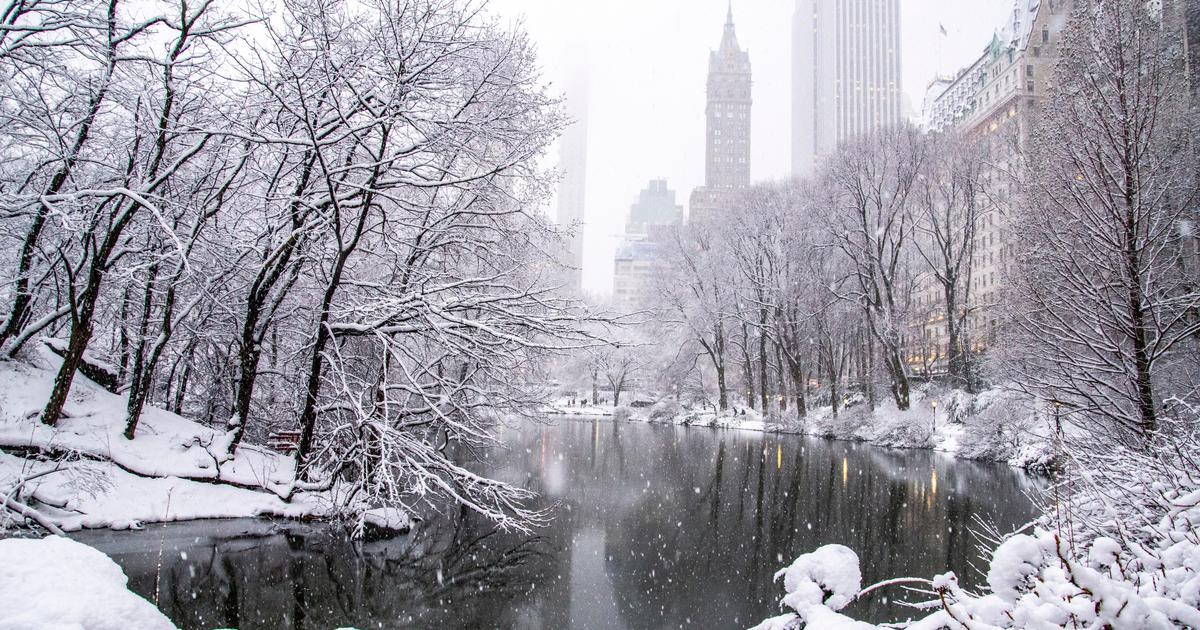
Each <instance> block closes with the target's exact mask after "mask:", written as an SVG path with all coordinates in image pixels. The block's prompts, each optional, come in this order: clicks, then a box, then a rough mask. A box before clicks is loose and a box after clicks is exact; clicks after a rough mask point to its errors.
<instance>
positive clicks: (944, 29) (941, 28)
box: [938, 24, 949, 37]
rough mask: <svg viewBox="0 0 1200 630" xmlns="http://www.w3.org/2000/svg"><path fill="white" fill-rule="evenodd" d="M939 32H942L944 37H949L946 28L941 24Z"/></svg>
mask: <svg viewBox="0 0 1200 630" xmlns="http://www.w3.org/2000/svg"><path fill="white" fill-rule="evenodd" d="M938 30H939V31H941V32H942V36H943V37H945V36H947V35H949V33H947V32H946V27H945V26H942V25H941V24H938Z"/></svg>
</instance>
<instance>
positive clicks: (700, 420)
mask: <svg viewBox="0 0 1200 630" xmlns="http://www.w3.org/2000/svg"><path fill="white" fill-rule="evenodd" d="M935 400H936V401H938V403H939V409H938V412H937V414H936V416H937V417H936V419H935V417H934V415H935V414H934V412H933V406H932V402H933V401H935ZM850 402H851V405H850V406H849V407H846V408H843V409H841V410H840V413H839V414H838V417H837V418H834V417H833V413H832V411H833V410H832V408H831V407H829V406H825V407H817V408H810V409H809V413H808V415H807V416H806V417H805V418H803V419H802V420H798V419H796V418H795V416H794V414H791V415H786V416H785V417H783V418H779V417H776V416H771V417H763V416H762V415H761V414H759V413H758V412H756V411H755V410H753V409H747V410H738V411H737V412H735V411H733V410H729V411H725V412H722V413H719V414H718V413H715V412H713V411H712V410H710V409H705V410H698V409H688V408H684V407H680V406H679V405H678V404H675V403H670V404H664V403H659V404H657V405H655V406H654V407H651V408H650V409H649V411H644V410H632V413H631V415H630V417H629V418H628V419H629V420H632V421H635V422H651V423H663V424H677V425H686V426H696V427H714V428H723V429H743V430H747V431H762V432H767V433H785V434H802V435H811V436H815V437H824V438H834V439H839V440H852V441H857V442H867V443H870V444H874V445H876V446H883V447H889V448H927V449H932V450H936V451H940V452H944V453H949V454H951V455H954V456H956V457H960V458H963V459H978V460H986V461H998V462H1005V463H1008V464H1010V465H1012V466H1015V467H1018V468H1026V469H1045V468H1047V467H1050V466H1052V465H1053V463H1054V459H1055V457H1056V453H1055V451H1054V446H1053V444H1054V441H1053V439H1052V436H1051V431H1050V422H1049V419H1048V418H1045V417H1040V416H1039V415H1038V413H1037V410H1036V409H1035V408H1034V405H1033V403H1032V402H1031V401H1029V400H1028V399H1027V398H1025V397H1024V396H1022V395H1020V394H1018V393H1015V392H1012V391H1009V390H1006V389H1003V388H993V389H989V390H986V391H984V392H981V393H978V394H968V393H965V392H962V391H958V390H943V389H940V388H936V387H932V386H923V387H921V388H918V389H914V390H913V392H912V406H911V407H910V408H909V409H908V410H905V411H899V410H898V409H897V408H896V405H895V404H894V403H893V402H891V401H890V400H881V401H880V402H879V405H878V406H877V407H876V408H875V410H874V411H867V410H866V408H865V406H864V404H863V401H862V400H861V397H858V396H856V397H854V398H852V399H851V400H850ZM609 415H611V412H610V413H609Z"/></svg>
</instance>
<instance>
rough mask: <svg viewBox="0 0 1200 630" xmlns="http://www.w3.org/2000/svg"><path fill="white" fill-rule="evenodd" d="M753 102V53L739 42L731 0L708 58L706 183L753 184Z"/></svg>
mask: <svg viewBox="0 0 1200 630" xmlns="http://www.w3.org/2000/svg"><path fill="white" fill-rule="evenodd" d="M751 103H752V100H751V97H750V54H749V53H748V52H746V51H743V50H742V49H741V47H739V46H738V40H737V32H736V31H735V29H734V26H733V5H732V4H730V6H729V13H728V16H727V17H726V19H725V34H724V36H722V37H721V48H720V49H718V50H716V51H714V52H712V53H711V54H710V55H709V59H708V109H707V114H708V136H707V145H708V149H707V152H706V159H707V162H706V164H707V168H706V169H705V172H704V185H705V186H707V187H709V188H717V189H737V188H746V187H747V186H749V185H750V105H751Z"/></svg>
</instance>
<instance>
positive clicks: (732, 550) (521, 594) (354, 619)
mask: <svg viewBox="0 0 1200 630" xmlns="http://www.w3.org/2000/svg"><path fill="white" fill-rule="evenodd" d="M504 437H505V441H506V443H507V444H508V445H509V446H510V448H509V449H508V450H505V451H497V452H493V453H489V454H488V455H487V459H485V460H484V461H481V462H478V464H477V466H476V467H477V469H479V470H480V471H483V472H485V473H488V474H491V475H493V476H497V477H499V478H502V479H505V480H507V481H509V482H512V483H516V484H519V485H522V486H525V487H528V488H531V489H534V490H537V491H538V492H540V493H541V494H542V496H543V501H544V502H545V504H546V505H555V506H556V511H555V519H554V521H553V522H552V524H551V525H550V526H548V527H546V528H544V529H542V530H539V531H538V532H536V534H535V535H534V536H523V535H519V534H514V533H503V532H495V531H493V530H492V529H491V528H490V527H489V526H488V525H487V523H485V522H483V521H482V520H481V519H479V518H477V517H475V516H474V515H471V514H467V513H464V512H462V511H460V510H454V511H452V513H450V514H442V515H428V521H427V523H426V524H425V525H424V526H423V527H422V529H421V530H420V531H419V532H417V533H416V534H414V535H413V536H405V537H401V538H398V539H395V540H392V541H387V542H376V543H364V544H358V543H353V542H351V541H349V540H347V539H346V538H345V537H344V536H342V535H341V534H340V533H338V532H337V531H335V530H332V529H330V528H326V527H317V526H306V525H299V524H277V525H269V524H262V523H259V522H253V521H232V522H221V523H216V522H214V523H188V524H178V525H170V526H165V527H163V526H154V527H152V528H150V530H149V531H147V532H140V533H119V532H85V533H82V534H80V535H79V538H80V539H81V540H83V541H84V542H87V543H89V544H93V545H95V546H97V547H99V548H100V549H102V550H104V551H106V552H108V553H109V554H110V555H112V556H113V557H114V559H116V560H117V562H118V563H120V564H121V565H122V566H123V567H124V568H125V570H126V572H127V573H128V574H129V575H130V579H131V586H132V588H134V590H136V591H137V592H139V593H141V594H142V595H144V596H146V597H147V598H149V599H152V600H155V601H157V603H158V604H159V605H160V606H161V607H162V609H163V610H164V612H166V614H168V615H169V616H170V617H171V618H172V619H174V620H175V621H176V622H177V623H178V624H179V625H180V626H181V627H184V628H189V629H190V628H205V629H207V628H214V627H238V628H241V629H242V630H252V629H257V628H314V629H315V628H334V627H339V626H354V627H357V628H363V629H366V628H435V627H446V628H458V627H462V628H522V629H524V628H528V629H540V628H546V629H549V628H555V629H557V628H589V629H590V628H630V629H642V628H645V629H650V628H696V627H702V628H743V627H746V626H749V625H752V624H753V623H756V622H757V621H758V620H759V619H761V618H763V617H765V616H768V615H771V614H774V613H775V612H776V611H777V602H778V599H779V594H780V587H779V585H777V584H774V583H773V582H772V575H773V574H774V572H775V571H776V570H777V569H778V568H780V567H781V566H783V565H784V564H786V563H788V562H790V561H791V560H792V559H793V558H794V557H796V556H797V555H799V554H801V553H804V552H806V551H810V550H812V549H814V548H815V547H818V546H820V545H823V544H828V543H840V544H844V545H847V546H849V547H851V548H853V549H855V550H856V551H857V552H858V553H859V556H860V558H861V559H862V564H863V579H864V581H865V582H866V583H870V582H872V581H875V580H879V579H884V578H887V577H896V576H906V575H922V576H929V575H933V574H934V573H938V572H943V571H946V570H950V569H952V570H954V571H957V572H958V573H959V575H960V577H961V578H962V581H963V582H964V583H965V584H966V585H967V586H971V585H974V584H977V583H978V582H979V576H978V575H976V574H975V572H974V569H972V568H971V565H972V562H973V561H975V560H976V556H977V554H978V552H979V548H978V546H977V544H976V541H975V540H974V538H973V536H972V535H971V534H970V533H969V532H968V528H969V527H971V526H972V525H973V523H974V521H973V518H974V517H976V516H979V517H983V518H986V519H991V520H993V521H995V522H996V523H998V524H999V525H1000V526H1001V528H1009V529H1010V528H1012V527H1014V526H1018V525H1021V524H1023V523H1024V522H1026V521H1027V520H1029V519H1030V518H1031V517H1032V516H1033V509H1032V507H1031V506H1030V504H1029V501H1028V500H1027V499H1026V498H1025V497H1024V495H1023V491H1026V490H1028V489H1030V488H1032V487H1033V484H1034V483H1035V482H1033V481H1031V480H1030V479H1028V478H1027V477H1025V476H1023V475H1020V474H1018V473H1016V472H1014V471H1012V470H1010V469H1008V468H1005V467H1002V466H992V465H982V464H976V463H970V462H955V461H952V460H949V459H947V458H945V457H943V456H940V455H936V454H932V453H927V452H917V451H912V452H909V451H889V450H881V449H875V448H871V447H866V446H859V445H855V444H851V443H844V442H828V441H823V440H817V439H808V438H799V437H794V436H782V437H781V436H771V435H763V434H759V433H751V432H740V431H712V430H707V429H688V428H683V427H673V426H655V425H640V424H618V423H613V422H611V421H595V422H587V421H575V420H563V421H561V422H560V423H559V424H557V425H554V426H540V425H534V424H530V425H526V426H523V427H521V428H519V429H510V430H508V431H506V434H505V436H504ZM264 530H267V531H264ZM894 595H895V594H894V593H893V596H894ZM857 606H858V607H859V608H858V610H857V611H855V612H856V614H857V615H859V616H862V617H865V618H875V619H881V617H883V616H885V615H892V616H895V615H903V612H902V611H901V610H899V609H897V608H896V607H895V606H894V604H889V603H888V602H887V600H886V599H884V597H883V596H880V597H877V598H875V599H874V600H871V601H867V602H864V603H861V604H858V605H857Z"/></svg>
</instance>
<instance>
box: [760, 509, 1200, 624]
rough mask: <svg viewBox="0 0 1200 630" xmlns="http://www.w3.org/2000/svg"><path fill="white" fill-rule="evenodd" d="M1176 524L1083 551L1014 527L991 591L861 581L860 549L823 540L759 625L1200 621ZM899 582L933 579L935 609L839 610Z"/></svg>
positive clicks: (1199, 584)
mask: <svg viewBox="0 0 1200 630" xmlns="http://www.w3.org/2000/svg"><path fill="white" fill-rule="evenodd" d="M1191 509H1192V510H1193V511H1194V510H1196V507H1195V506H1193V507H1192V508H1191ZM1190 516H1191V517H1193V518H1194V517H1200V513H1194V514H1190ZM1174 533H1175V534H1177V536H1175V537H1172V538H1176V537H1177V538H1178V540H1174V541H1172V538H1167V539H1164V540H1162V541H1159V543H1160V544H1158V545H1155V546H1152V547H1149V548H1147V549H1141V548H1138V549H1136V550H1134V549H1127V548H1124V547H1122V545H1121V544H1120V543H1118V542H1116V541H1115V540H1113V539H1111V538H1096V539H1095V540H1094V541H1092V543H1091V545H1090V548H1089V551H1088V553H1086V554H1084V555H1083V556H1081V557H1080V558H1079V559H1076V558H1075V557H1073V555H1072V550H1071V548H1070V545H1069V543H1068V542H1067V541H1066V540H1065V539H1064V538H1063V537H1062V536H1060V535H1059V534H1058V533H1056V532H1053V531H1049V530H1040V531H1038V532H1037V533H1035V534H1033V535H1017V536H1013V537H1011V538H1009V539H1008V540H1006V541H1005V542H1004V543H1002V544H1001V545H1000V547H998V548H997V549H996V551H995V553H994V554H993V556H992V559H991V564H990V569H989V570H988V575H987V586H988V591H989V592H988V593H987V594H985V595H976V594H974V593H970V592H968V591H965V590H964V589H962V588H961V587H960V586H959V584H958V579H957V577H956V576H955V575H954V573H946V574H944V575H940V576H938V577H936V578H934V579H933V580H930V581H925V580H921V579H916V578H902V579H899V580H890V581H888V582H884V583H881V584H878V585H875V586H872V587H869V588H867V589H865V590H860V588H859V582H858V580H859V577H858V576H859V568H858V558H857V556H855V555H854V552H852V551H850V550H849V549H846V548H844V547H838V546H836V545H834V546H829V547H822V548H820V549H818V550H817V551H815V552H813V553H811V554H805V555H803V556H800V558H798V559H797V560H796V562H795V563H793V564H792V566H791V567H788V568H787V569H784V570H783V571H780V572H779V573H778V574H776V576H777V577H778V576H780V575H783V576H784V578H785V579H784V588H785V590H786V591H787V594H786V595H785V596H784V597H783V600H782V604H783V605H784V606H786V607H788V608H791V609H792V610H794V611H795V612H794V613H787V614H784V615H781V616H778V617H774V618H771V619H767V620H766V621H764V622H763V623H762V624H760V625H758V626H757V627H756V628H755V630H792V629H798V628H821V629H822V630H827V629H842V628H851V629H872V628H879V629H882V628H885V627H903V628H908V629H909V630H940V629H942V628H952V629H956V630H957V629H963V630H967V629H975V628H987V629H989V630H990V629H998V628H1011V629H1017V628H1090V629H1095V630H1101V629H1104V628H1130V629H1134V628H1137V629H1144V630H1154V629H1164V630H1165V629H1170V628H1177V627H1191V628H1196V627H1200V610H1197V608H1196V606H1197V604H1198V603H1200V576H1198V575H1197V572H1196V570H1197V568H1200V547H1197V544H1196V538H1195V531H1194V530H1193V529H1192V528H1191V526H1190V524H1189V525H1188V527H1187V528H1186V530H1178V529H1177V530H1174ZM1146 551H1149V552H1150V553H1149V554H1145V552H1146ZM1143 555H1147V556H1148V557H1153V558H1155V560H1154V561H1153V562H1151V563H1144V562H1143V561H1142V560H1143V559H1144V558H1139V557H1138V556H1143ZM900 583H909V584H913V583H918V584H924V586H925V589H924V590H926V591H928V593H929V594H930V595H932V596H933V597H932V598H931V600H930V601H928V602H925V603H924V604H922V605H919V606H918V608H923V609H925V610H926V613H927V614H926V616H925V617H923V618H920V619H917V620H914V621H909V622H906V623H901V624H889V625H888V626H874V625H869V624H865V623H861V622H857V621H853V620H851V619H849V618H847V617H845V616H844V615H841V614H838V613H837V611H838V610H840V609H841V608H843V607H845V606H846V605H847V604H848V603H850V602H852V601H854V600H856V599H858V598H859V597H861V596H863V595H865V594H866V593H868V592H871V591H873V590H876V589H877V588H882V587H883V586H890V585H894V584H900ZM804 624H807V625H804Z"/></svg>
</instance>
